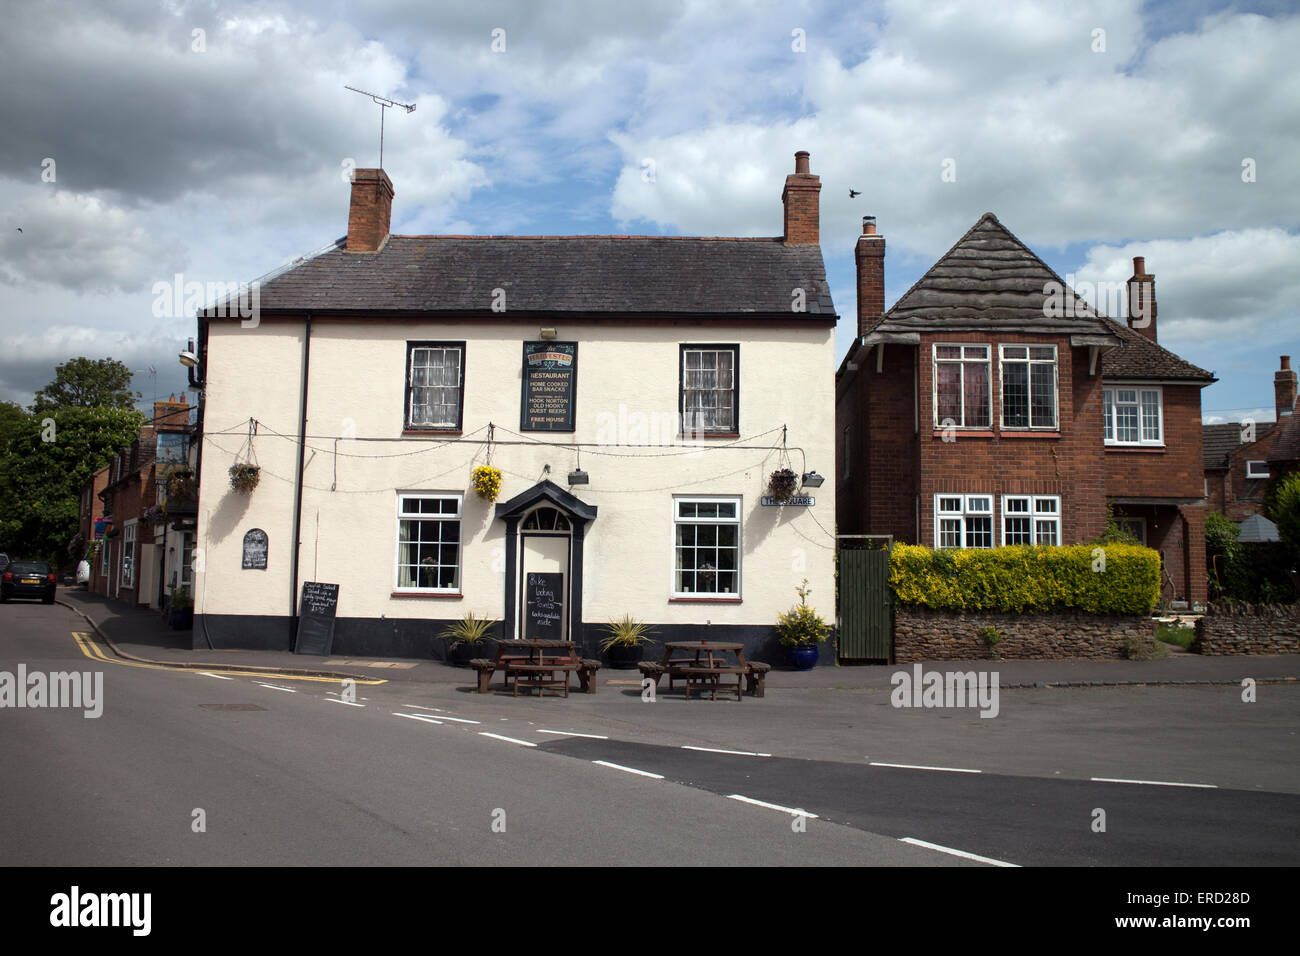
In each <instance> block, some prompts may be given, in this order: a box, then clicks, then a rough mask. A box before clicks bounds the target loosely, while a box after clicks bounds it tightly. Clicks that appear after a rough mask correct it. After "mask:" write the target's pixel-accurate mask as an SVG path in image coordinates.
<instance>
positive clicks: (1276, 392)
mask: <svg viewBox="0 0 1300 956" xmlns="http://www.w3.org/2000/svg"><path fill="white" fill-rule="evenodd" d="M1295 386H1296V374H1295V370H1294V369H1292V368H1291V356H1289V355H1283V356H1282V367H1281V368H1280V369H1278V370H1277V371H1276V372H1274V373H1273V401H1274V402H1275V403H1276V407H1277V420H1278V421H1281V420H1282V417H1283V416H1284V415H1290V414H1291V413H1292V412H1293V411H1294V410H1295V394H1296V393H1295Z"/></svg>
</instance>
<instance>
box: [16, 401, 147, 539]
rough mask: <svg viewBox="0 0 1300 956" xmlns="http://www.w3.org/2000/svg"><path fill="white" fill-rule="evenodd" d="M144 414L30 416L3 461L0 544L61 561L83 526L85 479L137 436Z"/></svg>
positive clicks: (87, 411)
mask: <svg viewBox="0 0 1300 956" xmlns="http://www.w3.org/2000/svg"><path fill="white" fill-rule="evenodd" d="M144 421H145V417H144V416H143V415H142V414H140V413H139V412H137V411H135V410H133V409H124V408H65V409H61V410H58V411H52V412H49V413H48V414H46V415H30V416H27V417H26V419H25V420H23V421H22V422H21V423H20V424H19V426H18V428H17V429H16V431H15V434H13V436H12V437H11V438H10V439H9V454H8V455H7V456H5V459H4V466H3V467H0V503H3V505H2V507H0V551H4V552H6V553H7V554H9V555H10V556H22V557H25V558H32V559H44V560H49V561H53V562H55V563H57V564H63V563H64V562H65V561H66V554H67V551H66V548H67V544H68V541H69V539H70V538H71V537H72V536H73V535H74V534H75V533H76V531H77V520H78V516H79V507H80V499H81V489H82V486H83V485H85V483H86V481H87V480H88V479H89V478H90V476H91V475H92V474H94V473H95V472H96V471H98V470H99V469H100V468H102V467H104V465H106V464H107V463H108V461H109V459H110V458H112V456H113V455H114V454H115V453H116V452H117V451H118V449H120V448H123V447H125V446H127V445H130V444H131V442H133V441H135V439H136V437H137V436H138V435H139V434H140V426H141V425H142V424H144Z"/></svg>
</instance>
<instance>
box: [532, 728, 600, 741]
mask: <svg viewBox="0 0 1300 956" xmlns="http://www.w3.org/2000/svg"><path fill="white" fill-rule="evenodd" d="M537 732H538V733H539V734H559V735H560V736H562V737H590V738H591V739H592V740H609V738H608V737H603V736H601V735H600V734H575V733H574V732H573V731H571V730H542V729H541V728H540V727H539V728H538V729H537Z"/></svg>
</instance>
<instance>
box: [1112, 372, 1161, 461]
mask: <svg viewBox="0 0 1300 956" xmlns="http://www.w3.org/2000/svg"><path fill="white" fill-rule="evenodd" d="M1101 400H1102V421H1103V426H1102V428H1103V435H1104V439H1105V444H1107V445H1116V446H1123V445H1132V446H1148V447H1157V448H1162V447H1164V444H1165V429H1164V397H1163V393H1162V391H1161V389H1160V388H1159V387H1158V386H1152V385H1133V386H1130V387H1119V386H1116V387H1113V388H1106V389H1103V390H1102V393H1101Z"/></svg>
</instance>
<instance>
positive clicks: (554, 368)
mask: <svg viewBox="0 0 1300 956" xmlns="http://www.w3.org/2000/svg"><path fill="white" fill-rule="evenodd" d="M577 390H578V343H577V342H525V343H524V375H523V398H522V400H521V403H520V404H521V407H520V409H519V430H520V431H524V432H571V431H573V409H574V405H575V397H576V395H577Z"/></svg>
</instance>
